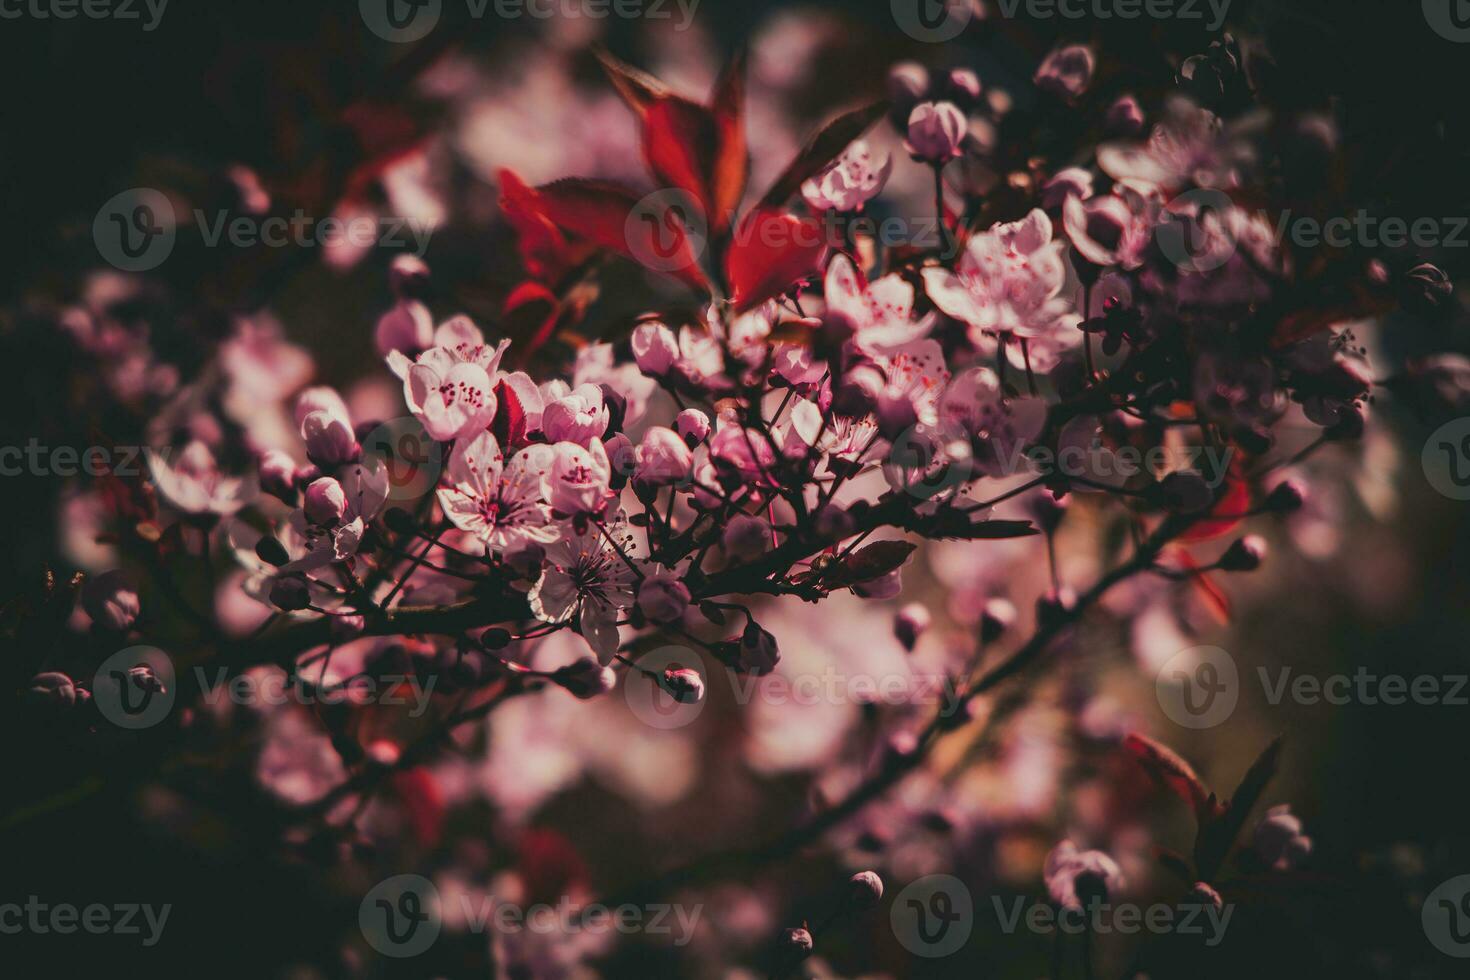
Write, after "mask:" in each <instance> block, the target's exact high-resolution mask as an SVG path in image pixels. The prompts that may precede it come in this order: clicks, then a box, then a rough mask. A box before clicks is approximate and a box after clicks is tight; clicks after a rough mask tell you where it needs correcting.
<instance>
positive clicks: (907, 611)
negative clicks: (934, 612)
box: [893, 602, 933, 650]
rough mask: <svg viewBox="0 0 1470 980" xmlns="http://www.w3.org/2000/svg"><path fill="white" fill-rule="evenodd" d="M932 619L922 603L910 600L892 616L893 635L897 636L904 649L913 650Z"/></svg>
mask: <svg viewBox="0 0 1470 980" xmlns="http://www.w3.org/2000/svg"><path fill="white" fill-rule="evenodd" d="M932 619H933V617H932V616H930V615H929V610H928V609H927V608H925V607H924V605H923V604H922V603H918V602H911V603H909V604H908V605H906V606H904V607H903V608H902V609H900V610H899V611H898V614H897V615H896V616H894V617H893V635H894V636H896V637H898V642H899V643H902V644H903V648H904V649H905V650H913V648H914V645H915V644H917V643H918V642H919V637H920V636H922V635H923V634H924V631H925V630H926V629H928V628H929V623H930V621H931V620H932Z"/></svg>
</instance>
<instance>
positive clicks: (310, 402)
mask: <svg viewBox="0 0 1470 980" xmlns="http://www.w3.org/2000/svg"><path fill="white" fill-rule="evenodd" d="M312 412H326V413H327V415H329V416H331V417H332V418H333V419H337V420H338V421H340V422H341V423H342V424H343V425H345V426H347V427H348V428H349V429H351V428H352V416H351V414H350V413H349V412H348V411H347V403H346V402H345V401H343V400H342V396H341V395H339V394H337V389H335V388H331V387H328V386H327V385H317V386H316V387H313V388H307V389H306V390H305V391H303V392H302V393H301V394H300V395H299V396H298V397H297V399H296V411H295V417H296V424H297V426H300V425H301V424H302V423H303V422H305V421H306V417H307V416H308V415H310V414H311V413H312Z"/></svg>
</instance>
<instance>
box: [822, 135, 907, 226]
mask: <svg viewBox="0 0 1470 980" xmlns="http://www.w3.org/2000/svg"><path fill="white" fill-rule="evenodd" d="M892 170H893V158H892V157H890V156H888V155H887V154H886V153H885V154H884V155H883V157H882V159H881V160H879V159H878V158H877V157H875V156H874V154H873V151H872V150H871V149H870V148H869V147H868V143H867V141H866V140H854V141H853V142H852V144H851V145H849V146H848V147H847V149H845V150H843V151H842V154H841V155H840V156H839V157H838V158H837V159H836V160H833V161H832V162H831V163H829V164H828V165H827V167H826V168H825V169H824V170H823V171H822V172H821V173H819V174H817V175H816V176H815V177H811V178H808V179H807V180H806V182H805V183H803V184H802V185H801V196H802V198H803V199H804V200H805V201H806V203H807V205H808V206H809V207H811V209H812V210H814V211H825V210H829V209H830V210H833V211H859V210H861V209H862V206H863V205H864V204H866V203H867V202H869V201H871V200H872V199H873V198H875V197H877V196H878V194H879V193H881V192H882V190H883V185H884V184H886V183H888V175H889V173H890V172H891V171H892Z"/></svg>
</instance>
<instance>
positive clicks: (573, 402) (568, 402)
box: [541, 384, 609, 446]
mask: <svg viewBox="0 0 1470 980" xmlns="http://www.w3.org/2000/svg"><path fill="white" fill-rule="evenodd" d="M608 419H609V415H608V409H607V406H606V405H604V404H603V401H602V389H601V388H599V387H597V385H590V384H586V385H578V386H577V389H576V390H575V391H573V392H571V393H570V394H569V395H567V396H565V397H564V398H558V399H556V400H555V401H552V402H550V403H548V404H547V406H546V408H545V409H544V410H543V411H542V413H541V432H542V434H544V435H545V436H546V441H547V442H575V443H576V444H577V445H579V446H586V445H587V444H588V443H590V442H591V441H592V440H593V439H597V438H600V437H601V436H602V435H603V434H605V433H606V432H607V423H608Z"/></svg>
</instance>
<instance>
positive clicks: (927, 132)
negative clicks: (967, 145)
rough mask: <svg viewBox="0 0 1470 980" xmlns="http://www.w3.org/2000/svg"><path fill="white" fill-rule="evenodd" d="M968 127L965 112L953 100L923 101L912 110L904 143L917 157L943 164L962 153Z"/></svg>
mask: <svg viewBox="0 0 1470 980" xmlns="http://www.w3.org/2000/svg"><path fill="white" fill-rule="evenodd" d="M966 127H967V123H966V120H965V114H964V113H963V112H961V111H960V108H959V106H957V105H955V104H954V103H953V102H921V103H919V104H918V105H916V106H914V111H913V112H911V113H909V122H908V138H907V139H906V140H904V144H903V145H904V148H905V149H907V150H908V151H909V155H910V156H912V157H913V158H914V159H915V160H922V161H924V162H925V163H932V164H935V165H936V166H939V165H943V164H945V163H948V162H949V161H950V160H953V159H954V158H955V157H957V156H959V155H960V145H961V144H962V143H963V142H964V139H965V132H966Z"/></svg>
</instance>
